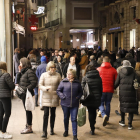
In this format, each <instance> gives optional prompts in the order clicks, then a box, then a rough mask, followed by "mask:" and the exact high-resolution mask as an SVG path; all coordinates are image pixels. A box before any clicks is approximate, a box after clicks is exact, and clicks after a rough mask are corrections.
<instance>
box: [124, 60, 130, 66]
mask: <svg viewBox="0 0 140 140" xmlns="http://www.w3.org/2000/svg"><path fill="white" fill-rule="evenodd" d="M123 67H131V63H130V62H129V61H128V60H124V61H123Z"/></svg>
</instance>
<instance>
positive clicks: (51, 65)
mask: <svg viewBox="0 0 140 140" xmlns="http://www.w3.org/2000/svg"><path fill="white" fill-rule="evenodd" d="M51 67H56V65H55V63H54V62H53V61H50V62H49V63H48V64H47V67H46V71H49V70H50V68H51Z"/></svg>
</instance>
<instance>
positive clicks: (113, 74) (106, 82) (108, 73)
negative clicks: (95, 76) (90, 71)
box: [97, 62, 117, 93]
mask: <svg viewBox="0 0 140 140" xmlns="http://www.w3.org/2000/svg"><path fill="white" fill-rule="evenodd" d="M97 70H98V71H99V74H100V77H101V78H102V84H103V92H109V93H114V82H115V80H116V78H117V71H116V70H115V68H113V67H112V66H111V64H110V63H109V62H104V63H102V65H101V67H99V68H98V69H97Z"/></svg>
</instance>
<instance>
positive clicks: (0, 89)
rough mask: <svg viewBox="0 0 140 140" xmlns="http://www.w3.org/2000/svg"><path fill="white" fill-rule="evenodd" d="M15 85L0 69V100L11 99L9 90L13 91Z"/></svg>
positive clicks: (7, 74)
mask: <svg viewBox="0 0 140 140" xmlns="http://www.w3.org/2000/svg"><path fill="white" fill-rule="evenodd" d="M14 88H15V84H14V83H13V80H12V77H11V76H10V74H9V73H6V72H4V71H3V70H1V69H0V98H5V97H11V90H14Z"/></svg>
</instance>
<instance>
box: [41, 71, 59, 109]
mask: <svg viewBox="0 0 140 140" xmlns="http://www.w3.org/2000/svg"><path fill="white" fill-rule="evenodd" d="M60 81H61V76H60V74H59V73H57V72H55V73H54V74H50V72H45V73H43V74H42V75H41V77H40V80H39V88H40V89H41V90H42V91H43V95H42V106H48V107H57V106H59V97H58V95H57V94H56V90H57V87H58V85H59V83H60ZM48 86H50V89H49V91H47V87H48Z"/></svg>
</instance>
